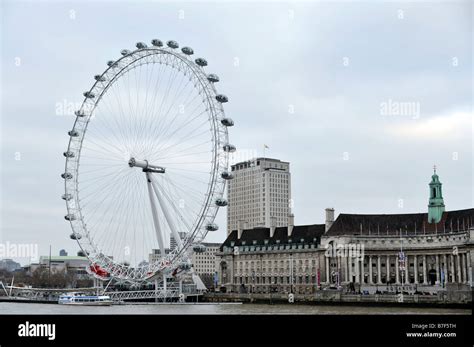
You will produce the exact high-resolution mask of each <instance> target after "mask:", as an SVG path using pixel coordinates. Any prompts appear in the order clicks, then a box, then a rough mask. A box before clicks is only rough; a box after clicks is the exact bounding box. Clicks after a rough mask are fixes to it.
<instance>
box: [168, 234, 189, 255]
mask: <svg viewBox="0 0 474 347" xmlns="http://www.w3.org/2000/svg"><path fill="white" fill-rule="evenodd" d="M178 234H179V237H180V238H181V240H183V239H184V238H185V237H186V233H185V232H183V231H181V232H179V233H178ZM176 246H178V243H177V242H176V240H175V239H174V236H173V235H171V236H170V250H171V251H172V250H174V249H175V248H176Z"/></svg>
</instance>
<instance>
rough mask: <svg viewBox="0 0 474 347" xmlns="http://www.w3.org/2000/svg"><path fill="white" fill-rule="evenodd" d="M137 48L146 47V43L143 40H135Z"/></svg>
mask: <svg viewBox="0 0 474 347" xmlns="http://www.w3.org/2000/svg"><path fill="white" fill-rule="evenodd" d="M135 46H136V47H137V48H138V49H143V48H146V47H147V45H146V44H145V43H143V42H137V44H136V45H135Z"/></svg>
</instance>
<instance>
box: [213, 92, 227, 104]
mask: <svg viewBox="0 0 474 347" xmlns="http://www.w3.org/2000/svg"><path fill="white" fill-rule="evenodd" d="M216 100H217V101H219V102H220V103H225V102H227V101H229V99H228V98H227V96H225V95H224V94H217V95H216Z"/></svg>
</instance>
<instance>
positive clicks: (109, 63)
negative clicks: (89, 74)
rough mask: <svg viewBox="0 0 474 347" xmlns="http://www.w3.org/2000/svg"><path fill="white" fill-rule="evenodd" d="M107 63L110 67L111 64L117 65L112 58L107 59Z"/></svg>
mask: <svg viewBox="0 0 474 347" xmlns="http://www.w3.org/2000/svg"><path fill="white" fill-rule="evenodd" d="M107 65H108V66H110V67H113V66H117V63H116V62H115V61H113V60H109V61H108V62H107Z"/></svg>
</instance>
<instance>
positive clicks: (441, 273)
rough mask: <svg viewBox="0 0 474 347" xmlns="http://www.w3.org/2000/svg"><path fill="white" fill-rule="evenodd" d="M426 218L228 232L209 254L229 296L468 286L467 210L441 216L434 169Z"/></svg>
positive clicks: (471, 230) (473, 239)
mask: <svg viewBox="0 0 474 347" xmlns="http://www.w3.org/2000/svg"><path fill="white" fill-rule="evenodd" d="M429 186H430V198H429V203H428V212H427V213H411V214H373V215H363V214H340V215H339V216H338V217H337V218H336V219H334V209H332V208H329V209H326V223H325V224H315V225H309V226H293V223H292V219H290V220H289V221H290V223H289V224H288V226H287V227H277V228H253V229H237V230H233V231H232V232H231V233H230V234H229V236H228V237H227V239H226V240H225V241H224V243H223V244H222V246H221V247H220V250H219V252H218V253H217V261H218V273H219V276H218V279H219V285H220V286H221V287H225V288H226V290H227V291H231V292H242V291H243V292H249V291H253V292H257V293H269V292H281V293H290V292H293V293H299V294H310V293H313V292H314V291H315V290H317V289H321V288H325V287H332V288H334V289H341V290H344V291H361V292H367V293H375V292H393V293H399V292H401V291H404V292H409V293H415V292H425V293H436V292H438V291H447V290H457V291H464V292H466V293H467V292H470V291H471V289H472V287H473V266H472V264H473V261H474V208H471V209H465V210H457V211H445V209H444V200H443V198H442V192H441V183H440V182H439V177H438V175H437V174H436V172H435V173H434V174H433V176H432V179H431V183H430V185H429Z"/></svg>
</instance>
